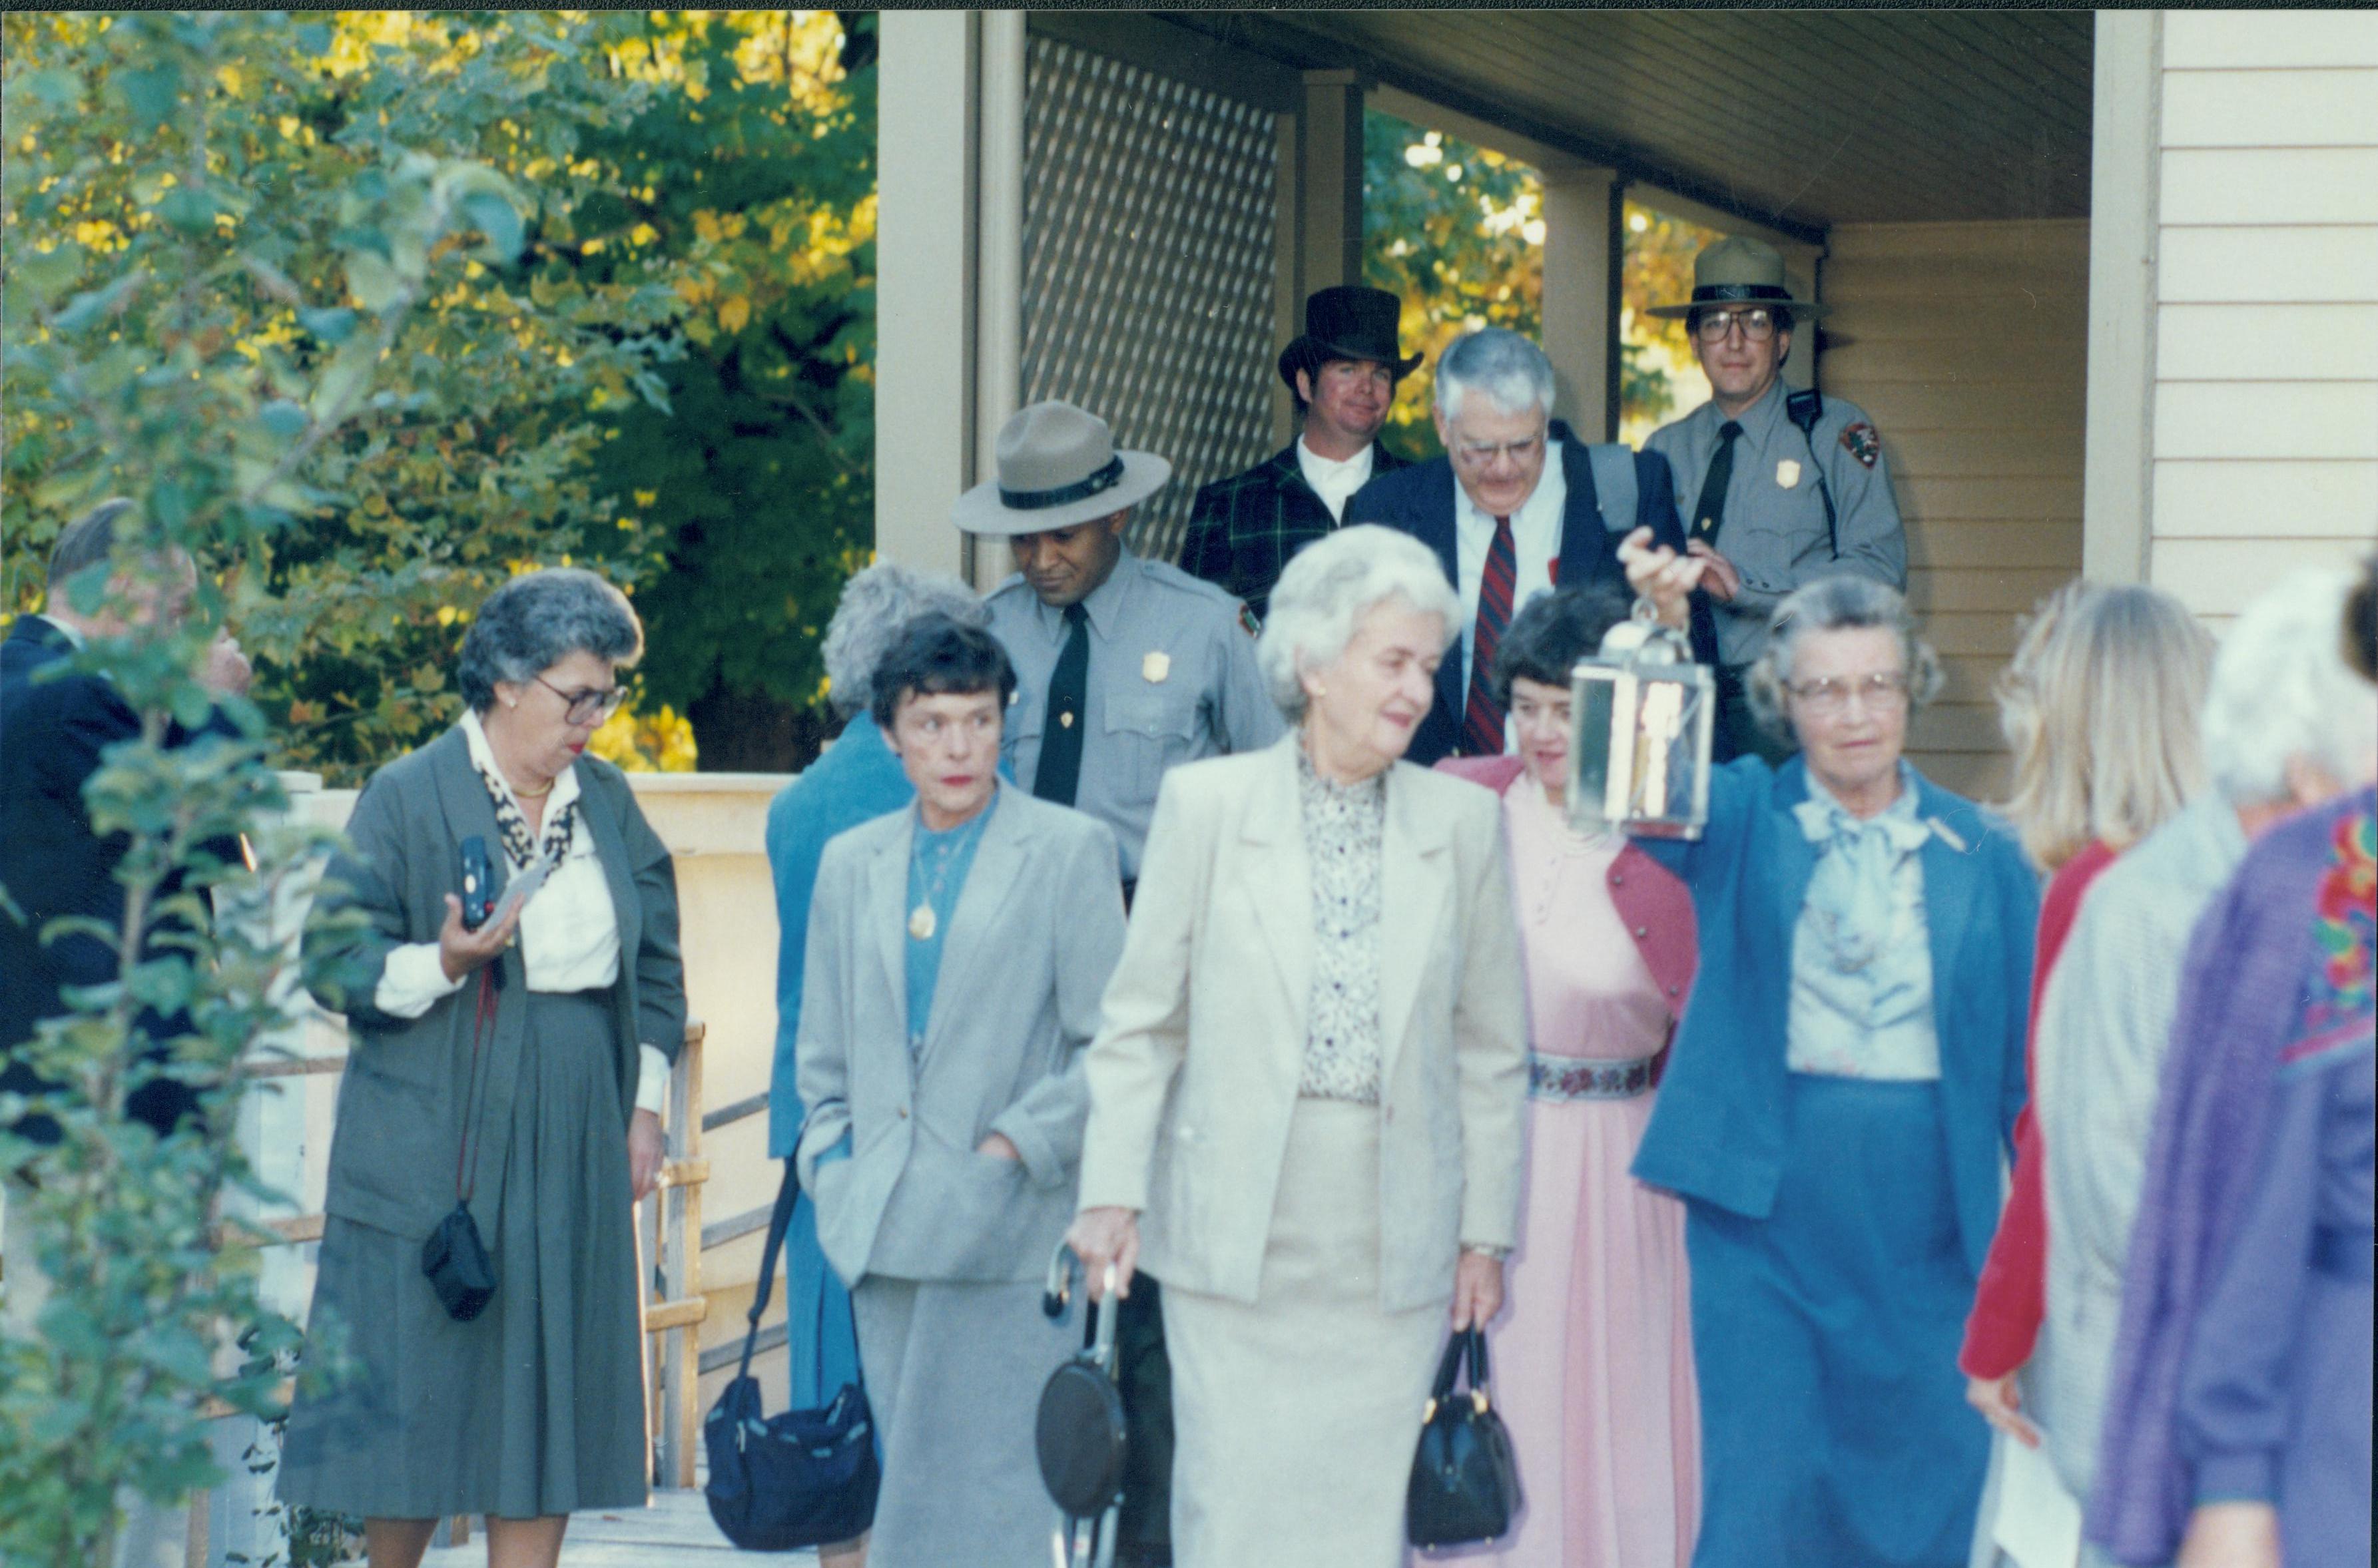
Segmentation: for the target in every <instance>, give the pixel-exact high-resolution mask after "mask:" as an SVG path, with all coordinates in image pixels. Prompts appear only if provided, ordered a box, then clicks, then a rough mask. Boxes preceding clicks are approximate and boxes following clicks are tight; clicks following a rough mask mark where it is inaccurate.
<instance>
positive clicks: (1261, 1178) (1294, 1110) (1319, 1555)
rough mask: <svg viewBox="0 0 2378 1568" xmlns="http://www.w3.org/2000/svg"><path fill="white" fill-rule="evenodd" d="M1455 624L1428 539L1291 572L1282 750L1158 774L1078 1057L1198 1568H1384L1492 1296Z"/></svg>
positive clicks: (1494, 1115)
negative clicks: (1432, 717)
mask: <svg viewBox="0 0 2378 1568" xmlns="http://www.w3.org/2000/svg"><path fill="white" fill-rule="evenodd" d="M1458 625H1459V600H1458V599H1456V597H1455V595H1454V593H1453V591H1452V589H1451V587H1450V586H1449V585H1448V584H1447V582H1446V581H1445V576H1444V573H1443V571H1442V569H1440V568H1439V567H1438V565H1437V563H1436V559H1435V556H1434V555H1433V554H1432V553H1431V552H1430V551H1429V549H1428V548H1427V547H1426V546H1425V545H1421V544H1420V543H1419V542H1418V541H1416V540H1413V539H1411V537H1409V536H1408V535H1405V534H1402V533H1394V532H1392V531H1390V530H1387V529H1383V528H1374V527H1355V528H1349V529H1345V530H1342V531H1340V532H1339V533H1336V534H1333V535H1331V536H1330V537H1329V538H1328V539H1326V540H1323V541H1321V542H1320V543H1317V544H1315V545H1312V546H1310V547H1309V548H1307V549H1306V550H1305V551H1303V553H1302V554H1301V555H1299V556H1298V557H1296V558H1295V560H1293V561H1292V562H1291V563H1290V565H1289V569H1288V570H1287V571H1286V573H1284V574H1283V575H1282V577H1281V578H1280V581H1279V588H1278V589H1277V590H1276V591H1275V592H1273V594H1272V599H1271V617H1270V619H1269V621H1268V622H1267V625H1266V627H1265V628H1264V633H1263V641H1262V645H1261V647H1260V649H1259V650H1258V652H1259V655H1260V657H1261V659H1262V662H1263V665H1264V669H1265V673H1266V674H1267V676H1268V677H1269V678H1270V681H1271V684H1272V688H1273V694H1274V697H1275V698H1276V700H1278V701H1279V704H1280V707H1281V709H1282V711H1283V712H1286V713H1287V714H1288V715H1289V717H1290V718H1291V720H1292V721H1293V722H1294V723H1295V724H1296V729H1295V731H1294V733H1292V734H1291V735H1290V736H1287V737H1286V738H1284V739H1283V740H1281V741H1280V742H1279V744H1278V745H1276V746H1274V747H1272V748H1268V749H1267V750H1265V751H1262V752H1256V753H1253V754H1250V755H1246V756H1242V757H1229V758H1218V759H1215V760H1210V761H1205V762H1198V763H1194V764H1191V765H1189V766H1186V767H1181V768H1176V769H1174V770H1172V772H1170V773H1168V774H1167V775H1166V776H1165V780H1164V785H1163V789H1162V792H1161V793H1160V794H1159V796H1158V799H1157V806H1156V817H1155V822H1154V825H1153V826H1152V827H1151V829H1150V831H1149V833H1148V839H1147V855H1146V857H1145V859H1144V860H1143V862H1142V865H1141V870H1140V881H1139V897H1138V899H1137V901H1136V903H1135V913H1134V916H1133V918H1132V924H1131V929H1130V934H1129V936H1128V938H1127V940H1126V941H1125V945H1124V948H1123V960H1122V963H1121V964H1120V965H1119V966H1118V968H1117V969H1116V972H1115V976H1114V979H1113V981H1112V982H1111V984H1110V986H1109V987H1108V988H1107V993H1106V999H1105V1003H1104V1007H1103V1011H1102V1013H1101V1018H1100V1023H1099V1036H1098V1039H1097V1041H1096V1042H1095V1044H1094V1045H1093V1046H1092V1047H1091V1049H1090V1052H1089V1056H1088V1059H1087V1075H1088V1080H1089V1090H1090V1119H1089V1125H1088V1127H1087V1130H1086V1131H1085V1134H1084V1142H1083V1156H1082V1184H1081V1198H1080V1203H1081V1212H1080V1213H1079V1215H1077V1216H1076V1217H1075V1222H1074V1227H1073V1229H1072V1231H1071V1232H1070V1238H1071V1239H1072V1241H1073V1244H1074V1247H1075V1251H1077V1252H1079V1253H1080V1254H1081V1255H1082V1258H1083V1261H1084V1263H1085V1264H1086V1265H1087V1272H1088V1274H1089V1275H1090V1277H1091V1279H1092V1280H1093V1281H1096V1280H1098V1279H1099V1277H1100V1275H1101V1272H1102V1270H1103V1268H1104V1265H1105V1264H1106V1263H1109V1262H1110V1261H1111V1262H1112V1263H1115V1264H1116V1266H1117V1273H1118V1277H1119V1279H1120V1280H1121V1281H1122V1282H1123V1286H1124V1287H1125V1288H1127V1287H1128V1282H1129V1279H1130V1276H1131V1274H1132V1272H1133V1270H1134V1268H1135V1265H1136V1264H1138V1263H1142V1262H1144V1263H1146V1265H1147V1269H1148V1271H1149V1272H1150V1273H1151V1274H1153V1275H1157V1276H1159V1277H1160V1278H1161V1279H1162V1280H1163V1281H1164V1303H1165V1307H1164V1315H1165V1334H1166V1338H1167V1343H1168V1347H1169V1348H1170V1351H1171V1359H1172V1377H1173V1418H1174V1422H1175V1429H1176V1435H1177V1441H1178V1448H1177V1450H1176V1453H1175V1456H1174V1461H1173V1483H1172V1485H1173V1490H1172V1534H1173V1550H1174V1553H1175V1559H1174V1560H1175V1562H1178V1563H1179V1564H1181V1565H1182V1568H1265V1565H1268V1564H1280V1565H1283V1568H1286V1565H1291V1564H1293V1565H1297V1568H1385V1565H1387V1564H1393V1563H1398V1562H1402V1561H1403V1557H1404V1522H1403V1504H1404V1490H1405V1484H1406V1480H1407V1478H1408V1477H1409V1475H1410V1471H1411V1458H1412V1449H1413V1444H1414V1442H1415V1440H1416V1438H1417V1436H1418V1432H1419V1426H1420V1418H1421V1411H1422V1406H1423V1404H1424V1403H1425V1402H1426V1399H1427V1396H1428V1383H1429V1375H1430V1372H1431V1370H1432V1365H1433V1362H1434V1360H1435V1352H1436V1348H1437V1346H1438V1344H1439V1341H1440V1336H1441V1335H1442V1333H1443V1331H1444V1328H1445V1325H1446V1322H1447V1316H1448V1309H1449V1316H1450V1319H1451V1322H1452V1324H1453V1326H1454V1327H1457V1328H1461V1327H1467V1326H1469V1325H1470V1324H1471V1323H1481V1324H1483V1323H1484V1322H1485V1321H1486V1320H1487V1319H1488V1318H1490V1317H1492V1316H1493V1315H1494V1314H1495V1310H1496V1309H1497V1307H1499V1306H1500V1304H1501V1301H1502V1259H1503V1257H1504V1256H1505V1255H1506V1254H1507V1252H1508V1251H1509V1250H1510V1248H1511V1245H1512V1243H1513V1240H1514V1239H1515V1237H1516V1235H1517V1230H1518V1209H1519V1168H1520V1161H1521V1152H1522V1151H1521V1144H1520V1139H1521V1121H1522V1115H1523V1111H1524V1101H1525V1095H1526V1087H1527V1051H1526V1030H1525V1026H1524V1018H1523V1013H1524V1007H1525V1003H1524V1001H1523V992H1522V990H1521V981H1520V973H1519V940H1518V937H1517V934H1516V932H1515V930H1514V928H1513V924H1512V917H1511V902H1510V892H1509V889H1508V886H1507V876H1506V872H1505V869H1504V864H1503V849H1502V836H1501V831H1500V826H1499V823H1498V820H1497V815H1496V811H1495V800H1494V798H1493V796H1490V795H1488V794H1487V793H1486V792H1484V791H1483V790H1478V789H1473V788H1469V787H1466V786H1465V784H1463V782H1462V781H1460V780H1459V779H1455V778H1451V777H1449V776H1447V775H1443V774H1436V773H1432V772H1428V771H1427V770H1425V769H1422V768H1418V767H1414V766H1411V765H1410V764H1407V763H1401V762H1399V758H1400V757H1401V756H1402V754H1403V751H1404V748H1405V747H1406V745H1407V744H1409V742H1410V741H1411V736H1412V734H1413V731H1414V730H1415V729H1416V728H1417V726H1418V725H1419V724H1420V721H1421V719H1422V718H1423V716H1424V715H1425V714H1426V713H1427V712H1428V707H1429V702H1430V700H1431V698H1432V695H1433V689H1434V688H1433V682H1434V679H1435V669H1436V665H1437V664H1438V662H1439V660H1440V659H1442V658H1443V656H1444V654H1445V651H1446V648H1447V644H1448V643H1450V642H1451V641H1452V640H1453V637H1454V634H1455V630H1456V628H1458Z"/></svg>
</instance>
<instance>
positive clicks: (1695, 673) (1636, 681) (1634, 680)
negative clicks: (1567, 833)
mask: <svg viewBox="0 0 2378 1568" xmlns="http://www.w3.org/2000/svg"><path fill="white" fill-rule="evenodd" d="M1716 716H1717V686H1716V682H1715V680H1714V678H1713V677H1712V676H1711V673H1710V670H1709V666H1707V665H1706V664H1695V663H1693V655H1692V645H1691V644H1690V643H1689V642H1688V641H1687V640H1686V638H1685V634H1684V633H1683V632H1680V631H1675V630H1672V629H1670V628H1667V627H1663V626H1662V625H1660V624H1659V622H1658V621H1657V620H1656V619H1654V618H1653V616H1652V610H1651V605H1650V604H1647V603H1644V602H1642V601H1640V600H1639V601H1637V602H1636V605H1635V614H1634V616H1633V617H1632V618H1631V619H1628V620H1623V621H1620V622H1619V623H1618V624H1617V625H1616V626H1614V627H1612V628H1610V632H1609V635H1608V636H1606V637H1604V638H1603V640H1602V651H1601V652H1598V653H1596V654H1595V655H1594V656H1593V657H1592V658H1590V659H1579V661H1578V662H1577V666H1576V668H1575V669H1573V670H1571V671H1570V672H1569V746H1568V766H1569V774H1568V814H1569V820H1570V821H1571V822H1573V823H1574V824H1576V826H1577V827H1579V829H1581V830H1583V831H1584V832H1612V831H1615V832H1622V833H1636V834H1640V835H1643V836H1646V837H1651V838H1683V839H1697V838H1699V837H1700V836H1701V829H1702V828H1703V827H1704V826H1706V825H1707V823H1708V821H1709V773H1710V742H1711V737H1712V734H1713V730H1714V724H1715V720H1716Z"/></svg>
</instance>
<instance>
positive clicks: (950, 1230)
mask: <svg viewBox="0 0 2378 1568" xmlns="http://www.w3.org/2000/svg"><path fill="white" fill-rule="evenodd" d="M874 685H875V690H874V699H873V712H874V716H875V722H876V724H878V726H880V728H881V729H882V730H883V735H884V736H885V738H886V740H887V741H889V743H890V744H891V747H892V748H893V750H894V751H895V753H896V754H897V755H898V756H899V759H900V765H901V767H902V769H903V770H904V771H905V772H907V775H908V780H909V783H911V784H914V785H915V786H916V791H917V800H916V804H915V805H914V806H912V807H904V808H901V809H899V810H897V811H895V812H892V813H890V814H889V815H887V816H883V817H879V818H877V819H875V820H873V821H871V822H867V823H864V824H862V825H861V826H859V827H856V828H853V829H851V830H850V831H849V832H845V833H842V834H840V835H838V836H837V837H835V839H834V840H833V841H832V842H831V843H829V844H827V845H826V848H825V855H824V857H823V860H822V861H821V863H820V864H819V867H818V877H817V892H816V893H815V895H814V896H813V898H812V899H811V904H810V924H809V947H808V953H807V957H806V958H805V960H804V962H803V976H804V987H805V990H804V995H803V997H802V999H801V1019H800V1034H799V1040H798V1042H797V1044H796V1047H795V1051H796V1063H797V1066H796V1077H795V1083H796V1087H797V1088H798V1090H799V1095H800V1100H801V1103H802V1104H803V1105H805V1106H807V1107H809V1118H808V1121H807V1122H806V1124H805V1125H804V1127H803V1129H802V1131H801V1136H800V1142H799V1145H798V1147H797V1150H796V1153H795V1156H794V1157H795V1160H796V1163H797V1165H798V1167H799V1172H800V1177H801V1180H802V1182H803V1184H804V1185H805V1186H806V1187H807V1188H808V1190H809V1191H810V1193H811V1197H812V1198H813V1199H814V1200H815V1202H816V1204H817V1215H818V1241H819V1244H820V1245H821V1246H822V1247H823V1248H824V1250H825V1255H826V1260H827V1262H829V1263H832V1264H833V1265H834V1267H835V1272H836V1273H837V1274H839V1275H842V1277H843V1279H844V1281H845V1282H846V1283H847V1284H848V1285H849V1287H850V1292H851V1305H852V1308H853V1311H855V1313H856V1315H857V1317H858V1319H859V1363H860V1367H861V1370H862V1371H864V1372H865V1374H866V1379H867V1396H868V1400H869V1402H870V1404H871V1406H873V1409H874V1412H875V1418H876V1420H877V1423H878V1425H879V1429H880V1430H881V1431H882V1433H883V1490H882V1492H881V1494H880V1495H879V1497H878V1499H877V1502H876V1506H875V1527H874V1531H873V1533H872V1535H871V1538H870V1542H869V1547H868V1562H869V1564H870V1568H947V1565H948V1564H953V1563H964V1564H967V1568H1037V1565H1038V1564H1039V1563H1043V1562H1047V1561H1048V1553H1049V1531H1050V1525H1051V1518H1052V1515H1051V1507H1050V1503H1049V1500H1048V1496H1047V1494H1046V1493H1045V1492H1044V1491H1043V1490H1041V1485H1040V1478H1039V1468H1038V1466H1037V1464H1036V1462H1035V1459H1034V1454H1033V1442H1032V1422H1033V1412H1034V1408H1035V1405H1036V1401H1037V1399H1038V1396H1039V1389H1040V1384H1041V1383H1042V1382H1043V1381H1044V1380H1046V1378H1047V1377H1048V1375H1049V1373H1050V1371H1051V1370H1052V1369H1053V1368H1055V1367H1056V1366H1057V1364H1058V1363H1059V1362H1061V1361H1062V1360H1063V1359H1065V1357H1066V1355H1067V1354H1068V1353H1069V1352H1070V1350H1071V1348H1072V1342H1071V1339H1070V1337H1069V1336H1068V1335H1066V1334H1065V1332H1064V1331H1063V1329H1062V1328H1061V1327H1060V1326H1059V1325H1057V1324H1054V1323H1051V1322H1050V1321H1049V1320H1048V1319H1047V1318H1045V1317H1044V1316H1042V1315H1041V1312H1040V1306H1039V1298H1040V1281H1041V1278H1042V1275H1043V1274H1044V1272H1045V1271H1046V1269H1047V1267H1048V1263H1049V1254H1050V1252H1051V1250H1052V1249H1053V1248H1054V1247H1055V1246H1056V1244H1057V1241H1058V1239H1059V1238H1061V1237H1062V1236H1063V1234H1064V1230H1065V1224H1066V1221H1067V1220H1068V1219H1069V1218H1070V1217H1071V1215H1072V1214H1073V1209H1074V1201H1073V1200H1074V1176H1075V1168H1076V1167H1077V1166H1078V1164H1079V1162H1080V1157H1081V1147H1082V1121H1083V1119H1084V1117H1085V1116H1086V1115H1087V1112H1088V1108H1089V1097H1088V1092H1087V1089H1086V1088H1085V1087H1084V1084H1083V1082H1082V1068H1081V1055H1082V1051H1083V1049H1084V1048H1085V1047H1087V1045H1088V1044H1089V1041H1090V1037H1091V1035H1093V1034H1095V1033H1096V1031H1097V1026H1098V1008H1099V992H1100V991H1101V990H1102V989H1104V987H1105V986H1106V983H1107V976H1108V975H1109V974H1110V973H1111V971H1112V970H1113V968H1114V964H1115V959H1116V956H1117V954H1119V953H1120V952H1122V950H1123V883H1122V880H1121V874H1120V872H1119V870H1118V868H1117V863H1116V856H1115V844H1114V835H1113V834H1112V833H1111V832H1109V831H1108V830H1107V828H1106V827H1105V825H1104V824H1102V823H1100V822H1098V821H1096V820H1092V819H1091V818H1088V817H1086V816H1083V815H1082V814H1081V813H1079V812H1077V811H1073V810H1070V809H1068V808H1064V807H1061V806H1055V805H1051V804H1050V803H1048V802H1046V801H1041V800H1036V799H1034V798H1033V797H1032V796H1029V795H1027V794H1025V793H1024V792H1022V791H1021V790H1018V789H1016V788H1015V786H1014V785H1013V784H1009V783H1007V782H1006V781H1004V780H1003V779H1002V778H1001V777H1000V776H999V772H998V769H999V742H1000V731H1001V721H1002V719H1003V715H1004V714H1005V712H1006V710H1007V700H1008V698H1009V697H1010V696H1011V695H1012V694H1013V692H1014V691H1015V671H1014V670H1013V669H1012V668H1011V667H1010V665H1009V664H1008V662H1007V655H1006V653H1005V652H1003V651H1002V650H1001V648H1000V645H999V643H998V642H997V641H996V640H994V639H992V638H991V635H990V634H989V633H987V632H984V631H982V630H980V629H979V628H974V627H969V626H963V625H960V624H959V623H958V622H956V621H955V620H953V619H951V618H950V617H949V616H943V615H926V616H919V617H918V618H916V619H915V620H913V621H911V622H909V623H908V625H907V628H904V629H903V631H902V632H901V634H900V636H899V637H898V638H897V640H895V642H894V644H893V646H892V648H891V650H890V651H889V652H887V653H886V655H885V656H884V659H883V663H882V664H880V665H879V666H878V668H877V670H876V674H875V683H874Z"/></svg>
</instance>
